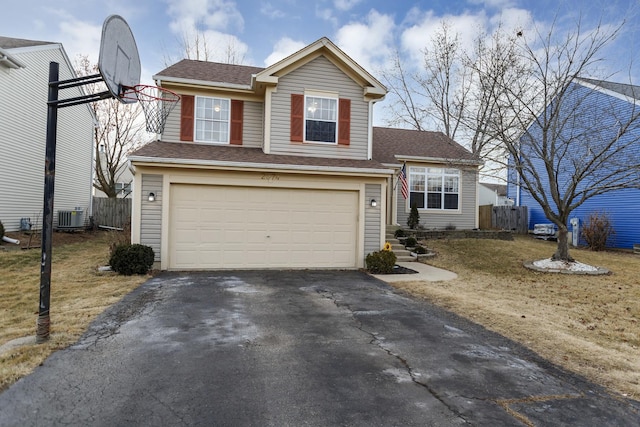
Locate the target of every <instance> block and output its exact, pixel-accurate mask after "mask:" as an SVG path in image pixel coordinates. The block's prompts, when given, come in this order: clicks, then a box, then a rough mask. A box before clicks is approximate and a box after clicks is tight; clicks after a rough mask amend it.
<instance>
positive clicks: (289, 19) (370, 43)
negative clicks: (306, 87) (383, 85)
mask: <svg viewBox="0 0 640 427" xmlns="http://www.w3.org/2000/svg"><path fill="white" fill-rule="evenodd" d="M0 6H1V9H0V10H2V26H1V27H0V35H2V36H8V37H17V38H27V39H37V40H47V41H56V42H61V43H63V45H64V47H65V50H66V51H67V53H68V55H69V57H70V58H71V59H72V60H73V59H74V58H75V56H76V55H78V54H87V55H89V57H90V58H91V59H92V60H93V61H94V62H95V61H97V56H98V49H99V45H100V33H101V27H102V22H103V21H104V19H105V18H106V17H107V16H108V15H110V14H119V15H122V16H123V17H124V18H125V19H126V20H127V21H128V23H129V25H130V27H131V29H132V31H133V34H134V36H135V38H136V41H137V44H138V49H139V51H140V55H141V60H142V81H143V82H150V78H151V76H152V75H153V74H154V73H157V72H158V71H160V70H162V69H163V68H164V67H165V65H166V64H167V61H168V60H177V59H180V57H181V50H180V44H179V42H178V40H179V39H180V38H181V37H183V36H184V35H187V36H188V35H189V34H193V33H194V31H195V30H196V29H197V30H199V31H201V32H204V33H206V34H207V36H208V37H209V39H210V40H213V41H214V43H213V45H214V46H215V47H214V54H216V52H215V48H218V50H219V51H220V52H219V53H220V54H221V53H223V52H222V51H223V50H224V47H225V46H228V45H229V44H230V43H231V44H232V45H233V46H234V47H235V49H236V50H237V52H238V53H239V54H240V55H241V56H242V57H243V58H244V60H243V63H244V64H246V65H255V66H262V67H264V66H267V65H270V64H271V63H273V62H275V61H277V60H278V59H281V58H283V57H284V56H286V55H288V54H290V53H292V52H294V51H295V50H297V49H299V48H301V47H302V46H304V45H306V44H308V43H311V42H313V41H315V40H317V39H318V38H320V37H322V36H327V37H329V38H330V39H332V40H333V41H334V42H335V43H336V44H337V45H338V46H339V47H340V48H342V49H343V50H344V51H345V52H346V53H347V54H349V55H350V56H351V57H353V58H354V59H355V60H356V61H358V62H359V63H360V64H361V65H363V66H364V67H365V68H367V69H368V70H369V71H370V72H372V73H373V74H374V75H376V74H377V71H378V70H380V69H381V68H382V67H384V65H385V64H386V63H387V61H388V60H389V55H390V54H391V53H392V52H393V50H394V49H395V48H398V49H400V50H401V51H402V52H403V54H405V55H407V57H408V58H412V57H413V58H418V54H419V50H420V49H421V48H422V47H424V46H425V44H426V43H427V41H428V40H429V37H430V35H431V34H432V32H433V31H434V29H435V28H436V27H437V25H438V23H439V21H441V20H442V19H447V20H448V21H449V22H450V23H451V24H452V26H453V28H454V29H455V30H457V31H459V32H460V33H461V34H462V39H463V40H464V41H466V42H470V41H471V40H472V38H473V37H474V36H475V35H476V34H478V33H479V32H480V31H482V30H483V29H484V30H488V31H490V30H491V29H492V28H495V25H496V24H497V23H498V22H502V24H503V25H504V26H506V27H507V28H514V29H516V28H517V29H525V30H526V29H529V28H533V25H534V24H535V25H536V27H537V28H542V29H544V28H547V27H548V25H549V24H550V23H551V22H552V20H553V19H554V17H555V18H557V22H558V24H559V26H560V27H561V28H564V29H571V28H572V26H573V25H575V22H576V19H577V16H578V15H579V14H581V15H582V17H583V20H584V22H585V23H586V24H587V25H588V26H591V25H594V23H595V22H596V21H597V20H598V19H602V20H603V22H604V23H605V24H608V25H613V26H615V25H618V24H619V23H620V22H621V21H622V20H623V19H626V21H627V24H626V25H625V27H624V32H623V34H622V35H621V36H620V38H619V39H618V40H617V41H616V43H615V45H614V46H612V47H611V53H610V55H609V56H610V58H611V62H610V64H608V66H610V67H611V69H612V70H613V71H617V70H619V69H620V70H622V69H624V70H623V71H627V70H628V69H627V68H625V67H626V65H624V64H623V65H621V62H620V60H621V59H624V60H625V61H627V62H628V60H629V59H633V58H637V57H638V51H639V50H640V49H639V46H638V45H637V38H638V36H639V35H640V32H638V29H639V28H640V18H639V15H638V11H639V10H638V9H639V8H640V6H639V5H638V0H607V1H603V0H587V1H585V0H572V1H567V0H555V1H550V0H531V1H529V0H527V1H524V0H431V1H420V0H417V1H403V0H395V1H394V0H372V1H367V0H316V1H308V0H306V1H300V0H298V1H296V0H250V1H249V0H237V1H234V0H156V1H154V0H136V1H131V0H101V1H92V0H55V1H51V0H22V1H15V0H0ZM214 59H215V57H214ZM415 62H416V63H419V60H416V61H415ZM636 68H637V67H636ZM623 74H624V73H623ZM638 74H640V73H638ZM620 80H621V81H628V75H626V74H624V75H621V77H620ZM636 83H638V82H636Z"/></svg>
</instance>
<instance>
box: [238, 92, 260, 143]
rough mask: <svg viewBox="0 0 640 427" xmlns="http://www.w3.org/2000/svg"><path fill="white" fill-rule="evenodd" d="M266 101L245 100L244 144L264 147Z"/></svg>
mask: <svg viewBox="0 0 640 427" xmlns="http://www.w3.org/2000/svg"><path fill="white" fill-rule="evenodd" d="M263 129H264V102H253V101H244V119H243V122H242V145H243V146H244V147H262V142H263V140H264V133H263Z"/></svg>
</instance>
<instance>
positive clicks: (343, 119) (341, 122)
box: [338, 98, 351, 145]
mask: <svg viewBox="0 0 640 427" xmlns="http://www.w3.org/2000/svg"><path fill="white" fill-rule="evenodd" d="M338 110H339V111H338V114H339V116H340V117H339V119H338V144H339V145H349V143H350V142H351V100H350V99H343V98H340V101H339V103H338Z"/></svg>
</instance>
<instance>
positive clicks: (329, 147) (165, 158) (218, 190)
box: [129, 38, 477, 270]
mask: <svg viewBox="0 0 640 427" xmlns="http://www.w3.org/2000/svg"><path fill="white" fill-rule="evenodd" d="M154 78H155V80H156V83H157V84H158V85H159V86H162V87H164V88H167V89H170V90H173V91H175V92H176V93H178V94H180V96H181V99H180V103H179V105H178V106H177V107H176V108H175V109H174V110H173V112H172V114H171V115H170V116H169V117H168V120H167V124H166V126H165V129H164V132H163V134H162V135H161V138H160V140H159V141H155V142H152V143H150V144H148V145H146V146H144V147H142V148H141V149H139V150H137V151H136V152H134V153H132V154H131V156H130V158H129V159H130V162H131V164H132V166H133V168H134V171H135V179H134V190H133V191H134V197H133V219H132V241H134V242H140V243H143V244H147V245H150V246H151V247H153V249H154V251H155V252H156V261H158V262H159V264H160V268H161V269H176V270H183V269H221V268H224V269H226V268H362V267H364V260H365V257H366V255H367V254H368V253H371V252H373V251H377V250H380V248H381V247H382V246H383V244H384V236H385V226H386V224H387V221H388V220H389V221H390V220H391V217H390V216H389V214H388V213H389V212H390V211H391V207H390V206H391V205H393V206H395V202H393V201H392V200H394V198H396V197H397V189H396V188H395V187H396V186H395V182H396V179H395V178H394V176H395V173H397V171H398V170H399V169H400V167H401V166H402V163H401V162H402V159H400V160H398V159H391V160H390V161H388V162H387V163H388V164H384V165H383V164H382V163H381V162H380V161H378V160H376V159H375V156H374V154H373V151H374V150H373V138H374V129H373V126H372V122H373V119H372V116H373V107H374V104H375V103H376V102H378V101H380V100H382V99H383V98H384V96H385V94H386V92H387V91H386V88H385V87H384V86H383V85H382V84H381V83H380V82H379V81H378V80H377V79H375V78H374V77H373V76H372V75H371V74H369V73H368V72H367V71H366V70H364V69H363V68H362V67H361V66H359V65H358V64H357V63H355V62H354V61H353V60H352V59H351V58H349V57H348V56H347V55H346V54H345V53H344V52H342V51H341V50H340V49H339V48H337V47H336V46H335V45H334V44H333V43H332V42H331V41H330V40H328V39H326V38H322V39H320V40H318V41H316V42H315V43H312V44H310V45H309V46H307V47H305V48H303V49H302V50H300V51H299V52H297V53H295V54H293V55H291V56H289V57H287V58H285V59H283V60H282V61H280V62H278V63H276V64H274V65H272V66H270V67H267V68H257V67H247V66H238V65H229V64H219V63H211V62H203V61H193V60H183V61H181V62H178V63H177V64H175V65H172V66H170V67H168V68H167V69H165V70H163V71H161V72H160V73H158V74H157V75H156V76H154ZM451 143H453V142H452V141H451ZM453 144H455V143H453ZM456 145H457V144H456ZM408 154H410V153H408ZM420 159H421V158H420V157H415V161H420ZM432 160H433V159H432ZM440 160H441V159H440ZM476 175H477V166H476ZM456 191H457V190H456ZM475 193H476V188H475V181H474V184H473V194H474V198H473V201H474V203H475ZM388 206H389V208H388ZM469 208H470V205H469ZM476 210H477V209H476ZM474 215H475V214H474Z"/></svg>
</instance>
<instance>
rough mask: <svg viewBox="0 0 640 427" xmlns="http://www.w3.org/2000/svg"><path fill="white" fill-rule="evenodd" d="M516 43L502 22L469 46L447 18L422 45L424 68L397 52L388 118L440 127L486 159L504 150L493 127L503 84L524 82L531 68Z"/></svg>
mask: <svg viewBox="0 0 640 427" xmlns="http://www.w3.org/2000/svg"><path fill="white" fill-rule="evenodd" d="M514 47H515V45H514V42H513V38H510V37H508V36H507V35H506V34H504V32H503V31H502V28H501V27H499V28H498V29H497V30H496V31H495V33H494V35H493V36H488V35H486V34H484V33H481V32H479V33H478V36H477V37H476V39H475V40H474V46H473V49H472V51H471V52H467V51H465V50H464V49H463V46H462V44H461V41H460V36H459V35H458V34H456V33H453V32H452V30H451V27H450V25H449V24H448V23H447V22H446V21H442V22H441V24H440V28H439V30H438V31H437V32H436V33H435V34H434V36H433V37H432V39H431V40H430V42H429V44H428V45H427V46H426V47H425V48H424V49H423V50H422V54H423V61H422V66H421V68H420V70H419V71H417V72H415V73H412V74H409V73H408V72H407V71H406V70H405V66H404V64H403V63H402V60H401V58H400V55H399V54H398V53H397V54H396V56H395V58H394V64H393V67H392V68H391V69H390V70H387V71H386V72H384V73H383V78H384V80H385V83H386V84H387V86H388V88H389V90H390V92H391V94H392V95H393V96H392V97H391V98H392V103H391V106H390V112H391V117H392V118H391V120H390V121H389V124H392V125H398V124H400V125H408V126H410V127H411V128H414V129H417V130H423V129H433V128H434V127H435V128H436V129H438V130H440V131H442V132H444V133H445V134H446V135H447V136H449V137H450V138H452V139H456V140H460V142H461V143H462V144H463V145H466V146H467V147H468V148H469V149H470V151H471V152H472V153H474V154H476V155H477V156H478V157H479V158H482V159H492V158H493V157H494V156H496V155H498V154H502V153H501V152H500V151H501V150H502V147H501V145H500V141H499V140H497V139H496V138H495V136H496V132H495V131H494V130H493V129H491V128H490V125H491V123H492V120H490V118H491V117H492V116H493V115H494V114H495V113H496V109H497V103H498V100H499V98H500V97H501V96H502V95H501V94H500V92H499V88H500V87H501V86H500V85H499V84H501V83H504V82H507V81H511V80H513V81H514V83H517V82H520V81H521V80H522V77H523V75H526V74H527V73H528V70H527V66H526V63H523V62H522V60H521V58H520V57H519V56H518V55H517V54H516V51H515V48H514ZM489 172H490V171H486V170H485V173H489Z"/></svg>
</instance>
